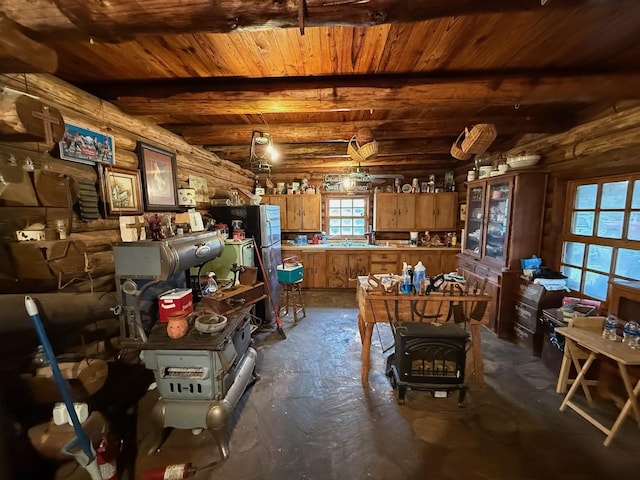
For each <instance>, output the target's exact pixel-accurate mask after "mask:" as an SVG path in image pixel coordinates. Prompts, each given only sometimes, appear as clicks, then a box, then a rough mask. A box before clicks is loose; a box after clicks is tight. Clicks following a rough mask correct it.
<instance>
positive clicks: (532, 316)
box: [515, 302, 538, 332]
mask: <svg viewBox="0 0 640 480" xmlns="http://www.w3.org/2000/svg"><path fill="white" fill-rule="evenodd" d="M515 310H516V318H515V320H516V323H519V324H520V325H521V326H523V327H524V328H526V329H527V330H529V331H530V332H535V331H536V326H537V322H538V310H537V309H535V308H532V307H531V306H529V305H527V304H526V303H522V302H516V305H515Z"/></svg>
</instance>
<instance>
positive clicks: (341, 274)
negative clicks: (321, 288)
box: [326, 252, 369, 288]
mask: <svg viewBox="0 0 640 480" xmlns="http://www.w3.org/2000/svg"><path fill="white" fill-rule="evenodd" d="M326 271H327V287H329V288H355V287H356V285H357V283H356V279H357V278H358V276H359V275H368V274H369V254H368V253H347V252H327V269H326ZM350 279H352V281H349V280H350Z"/></svg>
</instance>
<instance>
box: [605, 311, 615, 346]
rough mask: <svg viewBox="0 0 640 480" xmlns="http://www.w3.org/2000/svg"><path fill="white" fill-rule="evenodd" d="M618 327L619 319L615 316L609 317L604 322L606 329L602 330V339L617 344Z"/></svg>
mask: <svg viewBox="0 0 640 480" xmlns="http://www.w3.org/2000/svg"><path fill="white" fill-rule="evenodd" d="M617 326H618V317H616V316H615V315H609V316H608V317H607V319H606V320H605V322H604V329H603V330H602V338H605V339H607V340H611V341H612V342H616V341H617V340H618V335H617V333H616V327H617Z"/></svg>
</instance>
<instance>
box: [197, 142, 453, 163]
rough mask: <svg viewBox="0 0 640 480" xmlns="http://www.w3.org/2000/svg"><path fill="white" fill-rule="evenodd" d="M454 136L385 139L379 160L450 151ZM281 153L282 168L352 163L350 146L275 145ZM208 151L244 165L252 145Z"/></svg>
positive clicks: (380, 148)
mask: <svg viewBox="0 0 640 480" xmlns="http://www.w3.org/2000/svg"><path fill="white" fill-rule="evenodd" d="M451 143H452V139H451V137H444V138H441V137H434V138H429V139H422V140H418V139H413V140H402V141H400V140H382V141H379V142H378V157H377V159H378V161H389V160H390V159H391V157H393V158H394V160H393V161H395V159H397V158H402V157H405V156H409V157H411V156H414V155H415V156H422V155H432V154H440V155H442V154H443V152H448V151H449V150H450V148H451ZM275 148H276V150H277V151H278V152H279V154H280V156H279V160H278V164H279V165H284V164H286V165H291V164H293V163H295V162H297V161H300V160H304V161H311V160H315V159H321V160H323V161H329V160H331V161H333V160H336V161H346V162H352V163H353V160H351V157H349V155H348V154H347V143H346V142H340V143H304V144H290V143H289V144H276V145H275ZM205 149H207V150H209V151H211V152H213V153H215V154H216V155H217V156H218V157H220V158H224V159H225V160H229V161H231V162H236V163H242V162H247V161H248V159H249V145H248V144H247V145H243V146H241V145H237V146H205Z"/></svg>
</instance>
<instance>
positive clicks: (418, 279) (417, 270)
mask: <svg viewBox="0 0 640 480" xmlns="http://www.w3.org/2000/svg"><path fill="white" fill-rule="evenodd" d="M425 270H426V269H425V268H424V265H422V260H418V263H416V266H415V267H413V287H414V288H415V289H416V293H417V294H418V295H421V294H422V289H421V288H420V285H421V284H422V280H423V279H424V276H425Z"/></svg>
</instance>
